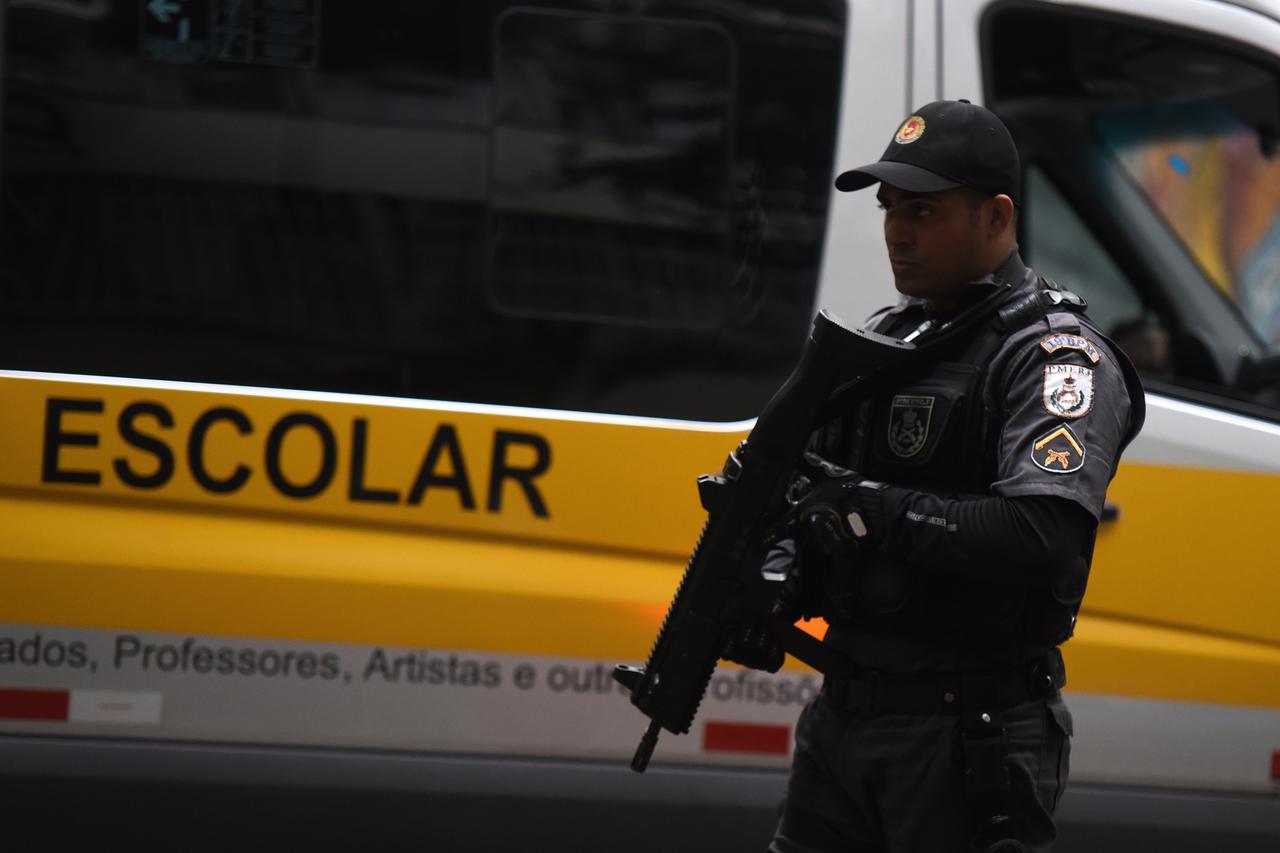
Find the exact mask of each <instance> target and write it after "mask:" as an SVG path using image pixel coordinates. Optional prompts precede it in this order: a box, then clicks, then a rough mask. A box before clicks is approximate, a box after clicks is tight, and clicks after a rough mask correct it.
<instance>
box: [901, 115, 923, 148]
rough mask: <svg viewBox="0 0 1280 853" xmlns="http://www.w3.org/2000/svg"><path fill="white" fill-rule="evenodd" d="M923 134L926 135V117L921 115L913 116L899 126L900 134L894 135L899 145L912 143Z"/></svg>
mask: <svg viewBox="0 0 1280 853" xmlns="http://www.w3.org/2000/svg"><path fill="white" fill-rule="evenodd" d="M922 136H924V119H922V118H920V116H912V117H911V118H909V119H907V120H906V121H904V122H903V123H902V127H900V128H898V134H897V135H896V136H895V137H893V141H894V142H896V143H898V144H899V145H910V144H911V143H912V142H915V141H916V140H917V139H919V138H920V137H922Z"/></svg>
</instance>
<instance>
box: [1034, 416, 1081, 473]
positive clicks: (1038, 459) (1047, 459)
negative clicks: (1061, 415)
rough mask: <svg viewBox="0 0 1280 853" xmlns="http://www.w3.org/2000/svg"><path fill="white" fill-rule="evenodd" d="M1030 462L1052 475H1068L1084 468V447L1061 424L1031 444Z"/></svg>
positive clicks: (1064, 425)
mask: <svg viewBox="0 0 1280 853" xmlns="http://www.w3.org/2000/svg"><path fill="white" fill-rule="evenodd" d="M1031 461H1032V462H1034V463H1036V466H1037V467H1039V468H1043V469H1044V470H1046V471H1048V472H1050V473H1052V474H1070V473H1071V472H1072V471H1079V470H1080V469H1081V468H1082V467H1083V466H1084V445H1083V444H1081V443H1080V439H1078V438H1076V434H1075V433H1074V432H1072V431H1071V427H1069V426H1067V425H1066V424H1062V425H1061V426H1058V427H1054V428H1053V429H1051V430H1049V431H1048V432H1047V433H1045V434H1044V435H1042V436H1040V437H1039V438H1037V439H1036V440H1035V441H1034V442H1032V444H1031Z"/></svg>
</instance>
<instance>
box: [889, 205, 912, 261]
mask: <svg viewBox="0 0 1280 853" xmlns="http://www.w3.org/2000/svg"><path fill="white" fill-rule="evenodd" d="M912 242H913V240H912V235H911V229H910V228H908V227H907V226H905V225H903V224H902V220H901V219H898V218H895V217H894V216H893V215H892V214H886V215H885V218H884V244H885V246H887V247H888V249H889V254H895V253H898V252H904V251H907V250H909V249H910V248H911V246H912Z"/></svg>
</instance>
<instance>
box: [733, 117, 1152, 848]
mask: <svg viewBox="0 0 1280 853" xmlns="http://www.w3.org/2000/svg"><path fill="white" fill-rule="evenodd" d="M1020 174H1021V170H1020V166H1019V162H1018V154H1017V149H1016V148H1015V146H1014V144H1013V140H1012V138H1011V137H1010V135H1009V132H1008V130H1007V129H1006V128H1005V126H1004V125H1003V124H1002V123H1001V122H1000V120H999V119H998V118H997V117H996V116H995V115H994V114H992V113H991V112H989V111H988V110H986V109H984V108H982V107H980V106H976V105H974V104H971V103H969V102H967V101H939V102H935V103H931V104H928V105H927V106H924V107H922V108H920V109H919V110H918V111H917V112H916V113H915V114H913V115H911V116H909V117H908V118H907V119H906V120H905V121H903V122H902V124H901V125H900V126H899V127H898V129H897V131H896V133H895V134H894V137H893V141H892V142H890V143H889V146H888V148H887V149H886V150H885V152H884V155H883V156H882V157H881V158H880V160H879V162H876V163H872V164H870V165H867V166H863V167H861V168H858V169H854V170H852V171H848V172H845V173H843V174H841V175H840V176H839V177H838V178H837V179H836V187H837V189H839V190H842V191H846V192H848V191H854V190H861V189H863V188H867V187H871V186H873V185H878V190H877V194H876V197H877V199H878V200H879V203H880V206H881V208H882V209H883V211H884V238H885V246H886V248H887V250H888V254H889V263H890V266H891V267H892V270H893V276H894V282H895V285H896V287H897V289H898V291H899V292H900V293H901V294H902V295H903V296H902V299H901V301H900V302H899V303H898V304H897V305H896V306H894V307H892V308H889V309H886V310H884V311H881V312H880V313H878V314H876V315H874V316H873V317H872V319H871V320H870V321H869V323H868V327H869V328H871V329H873V330H875V331H878V332H881V333H883V334H887V335H892V336H895V337H898V338H902V339H908V340H911V341H913V342H914V343H916V344H917V345H918V346H920V347H927V346H928V345H929V341H930V338H931V337H932V336H935V335H938V336H940V335H942V334H944V333H945V330H946V329H947V328H948V327H951V326H954V324H955V323H958V322H960V321H961V320H962V319H967V320H968V322H969V324H970V325H971V326H972V328H973V331H972V332H971V333H969V334H967V335H961V336H958V337H956V336H952V337H951V338H950V339H949V340H948V342H947V345H946V346H945V347H940V348H937V351H936V352H932V353H931V354H930V355H929V356H928V358H926V359H925V363H924V364H922V365H917V366H915V367H913V368H911V369H910V370H909V371H908V372H907V373H905V374H902V375H894V376H892V377H888V378H886V379H884V380H883V381H881V382H880V383H879V384H878V385H874V386H873V390H871V391H870V392H867V393H864V394H861V395H859V396H858V397H857V398H856V399H852V400H850V401H848V402H847V404H845V405H843V407H840V406H838V407H837V416H836V417H835V418H834V419H833V420H831V421H829V422H828V423H826V424H825V425H824V426H823V427H822V428H821V429H820V431H819V432H818V433H817V434H816V435H815V436H814V441H813V445H812V446H813V450H814V451H815V453H816V454H817V455H816V456H810V461H811V462H812V463H814V465H813V466H811V473H810V474H809V475H808V476H807V477H806V479H805V480H804V481H802V485H804V486H806V487H807V488H808V491H807V492H805V491H804V490H803V489H802V490H801V493H800V496H799V497H798V498H797V501H798V503H799V505H800V506H801V507H803V506H804V505H805V504H806V502H810V503H812V502H814V501H819V502H825V504H827V505H830V504H832V503H835V504H836V505H837V506H838V513H837V517H838V518H839V519H841V520H842V521H841V523H840V524H839V525H838V529H836V530H832V529H830V528H829V527H828V528H824V529H822V530H819V529H818V528H811V529H810V531H809V533H808V534H806V535H804V536H800V537H798V538H799V540H800V541H799V544H798V546H797V547H798V549H799V556H798V557H792V556H791V552H790V550H788V547H789V543H784V547H783V548H782V549H780V550H779V551H777V552H775V554H774V559H773V561H772V562H773V563H774V564H775V565H774V566H773V568H777V565H776V564H777V563H779V562H783V563H788V564H790V567H789V570H790V572H791V574H792V577H793V578H798V580H799V582H798V584H795V583H793V584H792V585H790V586H789V587H788V592H789V595H788V596H787V599H788V601H789V604H790V605H791V606H794V607H795V608H796V609H797V610H798V611H800V612H802V613H804V614H805V615H822V616H823V617H825V618H826V620H827V621H828V623H829V624H830V628H829V631H828V633H827V636H826V640H825V642H826V644H827V645H828V646H829V647H831V648H834V649H835V650H837V651H838V652H840V653H841V657H842V659H843V660H847V662H848V665H847V667H837V668H836V671H830V672H827V673H826V678H825V679H824V684H823V689H822V692H821V695H820V696H818V697H817V698H816V699H814V700H813V701H812V702H811V703H810V704H809V705H808V706H807V707H806V708H805V709H804V711H803V713H802V715H801V718H800V721H799V723H798V725H797V729H796V750H795V758H794V764H793V767H792V771H791V776H790V780H789V784H788V789H787V797H786V801H785V804H784V807H783V812H782V816H781V820H780V822H779V824H778V828H777V831H776V834H775V836H774V839H773V842H772V844H771V846H770V848H769V849H770V850H771V851H776V853H808V851H837V850H838V851H867V852H868V853H870V852H871V851H885V853H908V852H910V853H949V851H968V850H1030V851H1044V850H1048V849H1050V846H1051V844H1052V842H1053V839H1054V837H1055V834H1056V832H1055V826H1054V820H1053V814H1054V809H1055V807H1056V806H1057V803H1058V799H1059V797H1060V796H1061V795H1062V791H1063V788H1064V786H1065V783H1066V775H1067V766H1068V755H1069V752H1070V741H1069V738H1070V736H1071V715H1070V713H1069V712H1068V710H1067V708H1066V706H1065V705H1064V704H1063V701H1062V698H1061V696H1060V693H1059V690H1060V688H1061V687H1062V685H1063V684H1064V683H1065V671H1064V667H1063V665H1062V658H1061V655H1060V654H1059V652H1058V646H1059V645H1060V644H1061V643H1062V642H1063V641H1065V640H1066V639H1067V638H1068V637H1070V636H1071V633H1072V630H1073V627H1074V624H1075V616H1076V612H1077V610H1078V609H1079V606H1080V601H1081V598H1082V597H1083V595H1084V590H1085V583H1086V580H1087V578H1088V573H1089V564H1090V559H1091V556H1092V552H1093V544H1094V537H1095V533H1096V530H1097V525H1098V522H1099V520H1100V518H1101V516H1102V511H1103V498H1104V496H1105V494H1106V489H1107V484H1108V483H1109V482H1110V480H1111V478H1112V476H1113V475H1114V474H1115V470H1116V465H1117V463H1118V462H1119V460H1120V454H1121V451H1122V450H1123V448H1124V446H1125V445H1126V444H1127V443H1128V442H1129V441H1130V440H1131V439H1132V438H1133V437H1134V435H1136V433H1137V431H1138V429H1139V428H1140V427H1141V424H1142V417H1143V403H1142V399H1143V398H1142V390H1141V386H1140V384H1139V383H1138V380H1137V376H1136V373H1135V372H1134V371H1133V369H1132V366H1131V365H1130V364H1129V362H1128V360H1127V359H1126V357H1125V356H1124V354H1123V353H1122V352H1120V351H1119V350H1118V349H1117V348H1116V347H1115V346H1114V345H1112V344H1111V343H1110V342H1109V341H1108V340H1107V339H1106V338H1105V337H1104V336H1103V335H1102V334H1100V333H1099V331H1098V330H1097V329H1096V328H1094V327H1093V326H1092V325H1091V324H1090V322H1089V320H1088V319H1087V318H1086V317H1085V316H1083V315H1082V313H1081V309H1082V307H1083V300H1080V299H1079V298H1078V297H1075V296H1074V295H1072V294H1070V293H1067V292H1065V291H1063V290H1061V289H1060V288H1058V287H1057V286H1056V285H1055V284H1054V283H1052V282H1051V281H1048V280H1046V279H1044V278H1042V277H1040V276H1038V275H1036V274H1035V273H1034V272H1032V271H1031V270H1029V269H1028V268H1027V267H1026V266H1025V265H1024V264H1023V262H1022V260H1021V259H1020V258H1019V255H1018V251H1017V245H1016V239H1015V225H1016V211H1017V205H1018V200H1019V185H1020ZM975 311H977V312H981V313H982V316H981V317H980V318H979V320H978V322H976V323H974V322H973V316H974V315H973V312H975ZM815 466H816V467H815ZM832 537H834V538H836V539H843V540H846V542H847V544H848V547H846V548H842V547H840V543H839V542H831V541H829V540H830V539H832ZM814 539H817V540H822V541H817V542H815V541H813V540H814ZM726 656H727V657H730V658H731V659H735V660H739V661H741V662H744V663H747V664H748V665H755V666H760V667H762V668H774V667H775V666H776V665H777V663H778V662H779V656H778V654H777V650H776V647H775V646H773V645H772V640H761V639H760V635H759V633H758V632H757V633H756V634H755V635H754V636H753V635H751V632H749V631H748V632H747V635H746V636H744V637H743V638H741V641H740V642H739V643H738V647H737V648H736V649H731V651H730V653H729V654H727V655H726Z"/></svg>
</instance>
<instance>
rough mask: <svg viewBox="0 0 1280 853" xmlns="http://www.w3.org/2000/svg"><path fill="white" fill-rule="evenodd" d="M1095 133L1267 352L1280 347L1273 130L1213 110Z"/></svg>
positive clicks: (1155, 111) (1146, 117)
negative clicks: (1248, 123)
mask: <svg viewBox="0 0 1280 853" xmlns="http://www.w3.org/2000/svg"><path fill="white" fill-rule="evenodd" d="M1097 128H1098V132H1099V135H1100V137H1101V138H1102V141H1103V143H1104V144H1105V145H1106V147H1107V148H1108V150H1109V151H1110V152H1111V154H1112V155H1113V156H1114V157H1115V159H1116V161H1117V162H1118V163H1119V164H1120V166H1121V167H1122V168H1123V170H1124V172H1125V174H1126V175H1127V176H1128V177H1129V178H1130V179H1131V180H1132V181H1133V182H1134V183H1135V184H1136V185H1137V186H1138V187H1139V189H1141V191H1142V193H1143V195H1144V196H1145V197H1146V199H1147V200H1148V202H1149V203H1150V204H1151V206H1152V207H1153V208H1154V209H1155V210H1156V211H1157V212H1158V213H1159V214H1160V216H1161V217H1162V218H1163V219H1164V221H1165V222H1166V223H1167V224H1168V226H1169V227H1170V228H1171V229H1172V230H1173V232H1174V233H1175V234H1176V235H1177V236H1178V239H1179V240H1180V242H1181V243H1182V245H1183V246H1184V247H1186V249H1187V251H1188V252H1189V253H1190V254H1191V255H1192V256H1193V257H1194V258H1195V260H1196V262H1197V263H1198V264H1199V265H1200V267H1201V269H1203V270H1204V273H1205V275H1206V276H1207V277H1208V279H1209V280H1210V281H1212V282H1213V284H1214V285H1215V286H1216V287H1217V288H1218V290H1219V291H1220V292H1221V293H1222V294H1223V295H1224V296H1225V297H1227V298H1228V299H1229V300H1231V302H1232V303H1233V304H1234V305H1235V306H1236V308H1237V309H1238V310H1239V312H1240V314H1241V316H1242V317H1243V318H1244V319H1245V321H1246V322H1247V324H1248V325H1249V327H1250V328H1251V329H1252V330H1253V331H1254V332H1255V333H1256V334H1257V335H1258V338H1259V339H1260V341H1262V342H1263V343H1264V344H1265V345H1266V346H1268V347H1269V348H1272V349H1274V348H1275V347H1276V346H1277V345H1280V158H1277V157H1276V156H1275V155H1276V141H1277V138H1276V128H1274V127H1263V128H1257V127H1250V126H1248V125H1246V124H1245V123H1244V122H1243V121H1241V120H1240V118H1238V117H1236V116H1233V115H1232V114H1230V113H1229V112H1227V111H1226V110H1225V109H1223V108H1222V107H1219V106H1194V107H1186V106H1182V107H1178V106H1166V107H1160V108H1138V109H1131V110H1124V111H1121V112H1113V113H1107V114H1104V115H1102V116H1100V117H1099V120H1098V123H1097Z"/></svg>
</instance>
